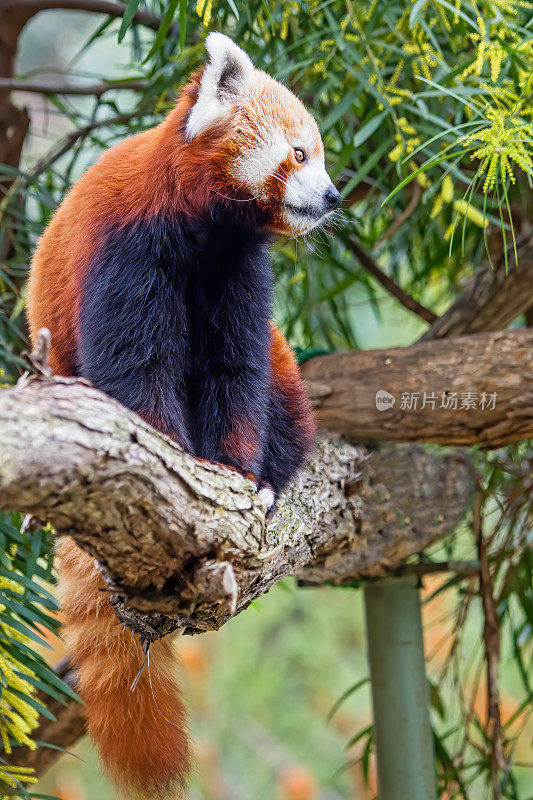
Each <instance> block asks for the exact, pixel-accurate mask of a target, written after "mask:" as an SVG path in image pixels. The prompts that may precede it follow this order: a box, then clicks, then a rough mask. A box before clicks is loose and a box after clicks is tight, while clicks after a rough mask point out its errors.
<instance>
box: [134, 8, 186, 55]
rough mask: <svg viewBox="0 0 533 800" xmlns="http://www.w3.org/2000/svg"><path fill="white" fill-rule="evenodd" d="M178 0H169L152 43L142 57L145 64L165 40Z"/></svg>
mask: <svg viewBox="0 0 533 800" xmlns="http://www.w3.org/2000/svg"><path fill="white" fill-rule="evenodd" d="M179 2H180V0H169V3H168V8H167V10H166V11H165V16H164V17H163V21H162V22H161V25H160V26H159V30H158V31H157V34H156V37H155V39H154V43H153V45H152V47H151V48H150V52H149V53H148V55H147V56H146V58H145V59H144V61H143V64H146V62H147V61H150V59H151V58H153V56H155V54H156V53H157V51H158V50H160V49H161V47H162V46H163V42H164V41H165V39H166V36H167V33H168V32H169V30H170V26H171V25H172V20H173V19H174V15H175V13H176V9H177V7H178V3H179Z"/></svg>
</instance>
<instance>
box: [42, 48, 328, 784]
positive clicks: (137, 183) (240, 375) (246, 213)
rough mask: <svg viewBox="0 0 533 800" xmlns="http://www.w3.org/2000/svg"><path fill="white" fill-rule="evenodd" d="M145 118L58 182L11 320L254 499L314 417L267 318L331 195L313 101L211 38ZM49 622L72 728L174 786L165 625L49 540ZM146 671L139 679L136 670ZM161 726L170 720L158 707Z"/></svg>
mask: <svg viewBox="0 0 533 800" xmlns="http://www.w3.org/2000/svg"><path fill="white" fill-rule="evenodd" d="M206 46H207V50H208V54H209V59H208V62H207V64H206V65H205V67H204V68H203V69H202V70H200V71H199V72H197V73H196V74H194V75H193V76H192V77H191V79H190V82H189V83H188V84H187V85H186V86H185V87H184V88H183V90H182V92H181V95H180V97H179V100H178V102H177V104H176V106H175V108H174V109H173V110H172V111H171V112H170V113H169V114H168V116H167V117H166V118H165V119H164V120H163V122H161V124H160V125H157V126H156V127H155V128H153V129H151V130H148V131H145V132H143V133H140V134H137V135H135V136H133V137H131V138H129V139H126V140H125V141H123V142H121V143H120V144H118V145H116V146H115V147H113V148H111V149H110V150H108V151H107V152H105V153H104V155H103V156H102V157H101V158H100V159H99V161H97V162H96V163H95V164H94V165H93V166H92V167H91V168H90V169H88V170H87V172H86V173H85V174H84V175H83V176H82V177H81V179H80V180H79V181H78V183H77V184H76V185H75V187H74V188H73V189H72V191H71V192H70V193H69V194H68V196H67V197H66V198H65V199H64V201H63V202H62V204H61V205H60V207H59V208H58V210H57V212H56V213H55V215H54V217H53V219H52V221H51V222H50V224H49V226H48V227H47V229H46V230H45V232H44V234H43V236H42V238H41V240H40V242H39V244H38V247H37V249H36V252H35V255H34V258H33V261H32V267H31V273H30V281H29V291H28V319H29V325H30V330H31V335H32V338H33V339H34V340H35V337H36V334H37V331H38V330H39V329H40V328H41V327H48V328H49V329H50V331H51V334H52V345H51V354H50V363H51V366H52V368H53V369H54V371H55V372H56V373H59V374H61V375H78V376H82V377H84V378H87V379H89V380H90V381H92V382H93V384H94V385H95V386H96V387H97V388H99V389H101V390H102V391H104V392H107V393H108V394H109V395H111V396H113V397H115V398H117V399H118V400H119V401H120V402H121V403H123V404H124V405H126V406H128V407H129V408H131V409H133V410H134V411H136V412H137V413H138V414H139V415H140V416H141V417H143V418H144V419H145V420H147V421H148V422H149V423H151V424H152V425H153V426H154V427H156V428H157V429H158V430H160V431H162V432H164V433H165V434H167V435H168V436H170V437H172V438H174V439H175V440H176V441H177V442H178V443H179V444H180V445H181V446H182V447H183V448H185V449H186V450H187V451H189V452H191V453H192V454H194V455H196V456H198V457H200V458H204V459H209V460H212V461H217V462H220V463H222V464H226V465H229V466H232V467H236V468H238V469H240V470H243V471H245V472H247V473H253V474H254V475H255V476H257V478H258V481H259V484H258V485H259V486H262V487H263V489H262V492H261V496H262V498H263V500H264V502H265V506H266V507H268V506H269V505H270V504H271V503H272V502H273V495H274V493H277V492H279V491H280V489H282V488H283V486H284V485H285V484H286V483H287V481H288V480H289V478H290V477H291V476H292V475H293V474H294V472H295V471H296V470H297V469H298V467H299V466H300V465H301V463H302V460H303V458H304V456H305V454H306V452H307V450H308V449H309V447H310V445H311V442H312V440H313V436H314V422H313V417H312V413H311V410H310V407H309V403H308V400H307V397H306V394H305V391H304V388H303V385H302V382H301V380H300V377H299V373H298V367H297V364H296V362H295V359H294V356H293V354H292V352H291V350H290V348H289V347H288V345H287V343H286V341H285V339H284V337H283V335H282V334H281V332H280V331H279V330H278V329H277V328H275V327H274V326H273V325H272V324H271V323H270V322H269V315H270V304H271V292H272V276H271V270H270V264H269V255H268V251H269V245H270V242H271V239H272V237H273V236H274V235H275V234H289V235H293V236H294V235H298V234H302V233H305V232H306V231H308V230H310V229H311V228H313V227H314V226H316V225H318V224H319V223H321V222H322V221H323V220H324V219H325V218H326V216H327V215H328V214H329V213H330V212H331V211H333V209H335V208H336V207H337V206H338V204H339V202H340V195H339V193H338V191H337V190H336V189H335V187H334V186H333V184H332V182H331V180H330V178H329V176H328V174H327V172H326V170H325V167H324V150H323V146H322V142H321V138H320V134H319V131H318V128H317V125H316V123H315V121H314V119H313V118H312V117H311V116H310V114H309V113H308V112H307V111H306V109H305V107H304V106H303V105H302V103H301V102H300V101H299V100H297V98H296V97H295V96H294V95H293V94H292V93H291V92H290V91H289V90H288V89H287V88H285V87H284V86H283V85H281V84H279V83H277V82H276V81H275V80H274V79H273V78H271V77H270V76H268V75H267V74H265V73H264V72H260V71H259V70H257V69H255V68H254V66H253V65H252V62H251V61H250V59H249V58H248V56H247V55H246V54H245V53H244V52H243V51H242V50H241V49H240V48H239V47H237V45H235V44H234V43H233V42H232V41H231V40H230V39H228V38H227V37H226V36H223V35H222V34H219V33H212V34H210V35H209V36H208V37H207V41H206ZM58 569H59V587H60V597H61V602H62V610H63V617H64V635H65V641H66V644H67V647H68V649H69V651H70V653H71V657H72V661H73V664H74V665H75V666H76V668H77V675H78V689H79V692H80V694H81V697H82V699H83V700H84V702H85V706H86V714H87V721H88V729H89V732H90V734H91V736H92V738H93V740H94V741H95V742H96V744H97V746H98V748H99V751H100V755H101V758H102V760H103V762H104V765H105V766H106V768H107V769H108V771H109V773H110V774H111V776H112V777H113V778H114V779H115V781H116V782H117V784H118V785H119V786H120V787H122V788H123V789H126V790H129V791H130V792H134V793H135V794H136V795H139V796H143V797H164V796H167V795H168V794H169V793H171V792H176V791H179V790H180V789H179V787H180V786H181V787H183V785H184V782H185V780H186V776H187V773H188V771H189V764H190V753H189V745H188V742H187V736H186V733H185V712H184V708H183V705H182V702H181V700H180V697H179V691H178V688H177V686H176V682H175V678H174V675H173V665H174V655H173V652H172V644H171V642H170V641H169V640H168V638H167V639H163V640H160V641H157V642H155V643H154V644H153V645H152V646H151V649H150V659H151V662H150V667H151V671H150V675H148V672H147V671H145V672H144V673H143V674H142V676H141V678H140V679H139V681H138V684H137V686H136V687H135V690H134V691H132V690H131V689H132V685H133V683H134V680H135V677H136V675H137V673H138V672H139V670H140V668H141V665H142V663H143V661H144V654H143V652H142V649H141V647H140V645H139V643H138V642H137V641H135V640H133V639H132V635H131V632H129V631H126V632H125V631H124V630H123V628H122V627H121V626H120V625H118V624H117V619H116V617H115V615H114V612H113V610H112V608H111V606H110V605H109V603H108V600H107V596H106V593H105V592H102V591H101V588H102V585H103V584H102V581H101V578H100V575H99V572H98V570H97V569H96V567H95V565H94V563H93V560H92V558H90V557H89V556H88V555H87V554H86V553H84V552H83V551H81V550H80V549H78V547H77V546H76V545H75V544H74V542H73V541H72V540H71V539H68V538H63V539H61V540H60V543H59V546H58ZM150 678H151V681H150ZM160 709H161V710H162V712H163V713H164V715H165V717H166V718H167V719H168V720H170V721H171V722H172V723H173V724H168V723H167V722H166V721H165V719H164V718H163V717H162V714H161V711H160Z"/></svg>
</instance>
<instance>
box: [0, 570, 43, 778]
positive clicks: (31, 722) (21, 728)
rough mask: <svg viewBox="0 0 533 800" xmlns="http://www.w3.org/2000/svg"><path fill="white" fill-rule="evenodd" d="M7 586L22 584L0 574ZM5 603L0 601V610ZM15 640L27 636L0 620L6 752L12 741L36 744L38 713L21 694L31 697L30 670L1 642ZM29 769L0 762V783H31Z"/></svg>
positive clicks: (1, 729)
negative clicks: (33, 733)
mask: <svg viewBox="0 0 533 800" xmlns="http://www.w3.org/2000/svg"><path fill="white" fill-rule="evenodd" d="M2 589H8V590H9V591H10V592H16V593H17V594H21V593H22V592H23V589H22V586H20V585H19V584H18V583H17V582H16V581H13V580H11V579H9V578H4V577H0V591H1V590H2ZM5 610H6V606H5V605H4V604H3V603H0V613H1V612H4V611H5ZM13 640H14V641H17V642H20V643H21V644H25V645H27V644H28V643H29V639H28V637H26V636H24V634H22V633H20V632H19V631H18V630H16V629H15V628H13V627H12V626H11V625H9V623H7V622H1V623H0V684H1V685H0V739H1V741H2V745H3V749H4V751H5V752H6V753H8V754H9V753H11V752H12V742H15V743H16V744H19V745H25V746H26V747H29V748H30V750H34V749H35V747H36V744H35V742H34V741H33V740H32V739H31V736H30V734H31V732H32V731H33V730H34V729H35V728H36V727H37V724H38V720H39V713H38V711H37V709H36V708H34V707H33V706H32V705H31V704H30V703H29V702H27V701H26V700H24V699H23V698H24V697H31V696H32V695H33V693H34V691H35V689H34V687H33V686H32V684H31V683H30V682H29V681H27V680H26V679H25V678H24V675H26V676H28V677H31V678H35V677H36V676H35V674H34V673H33V672H32V670H31V669H29V668H28V667H26V666H25V665H24V664H22V663H20V662H19V661H18V660H17V659H16V657H15V656H13V655H12V653H11V652H8V650H7V649H6V648H5V647H4V643H7V642H9V641H13ZM36 780H37V779H36V778H35V777H34V775H33V769H30V768H26V767H16V766H7V765H2V764H0V786H1V785H2V784H3V785H4V786H6V787H9V788H10V789H14V788H16V786H17V785H18V783H20V782H22V781H24V782H25V783H35V782H36Z"/></svg>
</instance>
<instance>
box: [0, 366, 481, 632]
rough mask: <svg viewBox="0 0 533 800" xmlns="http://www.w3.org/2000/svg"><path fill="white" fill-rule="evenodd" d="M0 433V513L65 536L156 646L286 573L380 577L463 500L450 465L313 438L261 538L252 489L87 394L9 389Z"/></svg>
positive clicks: (451, 516) (85, 388)
mask: <svg viewBox="0 0 533 800" xmlns="http://www.w3.org/2000/svg"><path fill="white" fill-rule="evenodd" d="M0 420H1V425H2V432H3V433H2V450H1V453H0V508H2V509H10V508H18V509H20V510H21V511H23V512H25V513H29V514H32V515H33V516H36V517H38V518H39V519H43V520H50V521H51V522H52V523H53V524H54V525H55V526H56V527H57V529H58V530H60V531H61V533H64V534H68V535H70V536H73V537H74V538H75V539H76V541H77V542H78V543H79V544H80V545H81V546H82V547H83V548H84V549H85V550H87V551H88V552H90V553H91V554H92V555H94V556H95V558H97V559H98V561H99V562H100V564H101V565H102V571H103V574H104V577H105V580H106V582H107V584H108V586H109V589H110V594H111V595H112V596H113V597H112V600H113V602H114V604H115V606H116V608H117V609H118V612H119V615H122V616H123V615H124V614H125V613H126V612H125V610H124V605H127V606H128V607H130V608H134V609H136V610H137V611H139V612H141V613H142V614H151V615H152V616H151V618H150V619H149V620H148V621H147V625H148V627H147V632H146V631H145V632H144V635H146V636H147V637H150V636H151V637H152V638H156V637H157V636H158V635H160V634H161V633H162V632H168V630H169V629H170V628H169V619H170V621H171V622H170V627H181V628H183V627H187V628H188V629H189V630H190V631H191V632H195V631H203V630H210V629H216V628H218V627H220V625H222V624H223V623H224V622H225V621H226V620H227V619H229V618H230V617H231V616H233V615H234V614H236V613H238V612H240V611H241V610H243V609H244V608H246V607H247V606H248V605H249V603H250V602H251V601H252V600H253V599H254V598H255V597H258V596H259V595H261V594H263V593H264V592H265V591H267V590H268V589H269V588H270V587H271V586H272V585H273V584H274V583H276V582H277V581H279V580H280V579H281V578H283V577H284V576H286V575H288V574H295V573H297V574H300V573H302V574H303V571H304V570H305V574H306V576H307V579H308V580H309V579H312V580H313V581H315V582H317V581H322V580H335V581H338V582H341V581H343V580H345V579H347V578H349V579H352V578H353V577H356V576H358V575H360V574H363V573H365V574H381V573H382V572H383V570H386V569H388V568H390V567H391V566H394V565H398V564H399V563H400V562H401V560H402V559H403V558H405V557H406V556H407V555H408V554H410V553H413V552H417V551H418V550H420V549H422V548H423V547H424V546H425V545H426V544H427V543H428V542H429V541H432V540H433V539H435V538H438V537H439V536H442V535H443V534H444V533H446V532H447V531H449V530H450V529H451V528H452V526H453V525H454V524H456V522H457V520H458V519H459V518H460V516H461V515H462V514H463V513H464V510H465V507H466V505H467V504H468V498H469V496H470V488H469V478H468V477H467V471H466V468H465V467H464V465H463V464H462V463H461V462H460V461H457V460H454V459H452V458H451V457H449V458H447V459H440V458H436V457H432V456H430V455H428V454H426V453H424V452H423V451H420V450H409V449H408V450H406V451H401V453H400V455H399V457H398V459H397V460H396V462H395V464H396V466H394V465H392V466H391V465H390V464H389V461H390V460H391V458H390V456H391V454H390V452H388V453H387V452H385V453H382V452H380V453H377V454H375V456H374V457H372V459H369V458H368V454H367V453H366V451H364V450H363V449H362V448H358V447H354V446H352V445H349V444H347V443H345V442H342V440H337V439H331V438H329V437H322V438H320V439H319V441H318V443H317V449H316V452H315V453H314V455H313V456H312V458H311V459H310V461H309V464H308V466H307V468H306V469H305V470H304V471H303V472H302V473H301V474H300V475H299V476H298V477H297V479H296V481H295V483H293V484H292V486H291V487H290V488H289V489H288V490H287V491H286V492H285V493H284V494H283V496H282V497H281V498H280V501H279V510H278V512H277V514H276V516H275V517H274V519H273V520H272V521H271V522H269V523H268V524H266V522H265V508H264V507H262V505H261V502H260V500H259V498H258V495H257V492H256V486H255V484H254V483H253V482H252V481H250V480H248V479H247V478H244V477H243V476H241V475H239V474H238V473H236V472H234V471H233V470H230V469H227V468H223V467H219V466H217V465H214V464H210V463H205V462H203V461H198V460H197V459H194V458H193V457H192V456H190V455H188V454H187V453H184V452H183V451H182V450H181V449H180V448H178V447H177V446H176V445H175V444H174V443H173V442H171V441H170V440H168V439H167V438H166V437H164V436H163V435H162V434H159V433H158V432H156V431H155V430H153V429H152V428H150V426H148V425H147V424H145V423H144V422H142V421H141V420H140V419H139V418H138V417H137V416H136V415H135V414H133V413H132V412H130V411H128V410H127V409H125V408H123V407H122V406H121V405H120V404H119V403H117V402H115V401H114V400H112V399H110V398H109V397H107V396H106V395H104V394H102V393H101V392H98V391H96V390H95V389H93V388H92V387H90V386H89V385H87V383H86V382H84V381H81V380H75V379H67V378H53V379H45V378H37V377H36V378H32V379H29V380H28V381H27V382H25V383H23V385H22V386H20V387H18V388H15V389H4V390H3V391H2V392H0ZM407 463H409V467H408V468H407V466H406V465H407ZM428 497H431V500H430V501H429V502H428V500H427V498H428ZM451 509H453V510H451ZM378 530H379V533H378ZM309 565H312V567H310V570H309V571H308V570H307V567H308V566H309ZM154 612H155V615H154ZM161 614H164V615H166V619H165V620H164V621H163V622H161V619H160V615H161ZM127 619H128V623H131V619H130V618H129V617H128V618H127ZM160 624H162V625H163V628H162V629H160V628H159V627H158V626H159V625H160ZM150 628H153V631H151V630H150Z"/></svg>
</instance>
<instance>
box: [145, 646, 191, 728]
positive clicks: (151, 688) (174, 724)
mask: <svg viewBox="0 0 533 800" xmlns="http://www.w3.org/2000/svg"><path fill="white" fill-rule="evenodd" d="M146 658H147V659H148V682H149V683H150V691H151V692H152V699H153V701H154V705H155V707H156V708H157V710H158V711H159V713H160V714H161V716H162V717H163V719H164V720H165V722H168V724H169V725H173V726H174V728H177V729H178V730H180V731H182V730H183V728H182V727H181V725H176V723H175V722H172V720H170V719H168V718H167V717H165V715H164V714H163V712H162V711H161V709H160V708H159V706H158V705H157V700H156V699H155V694H154V687H153V686H152V676H151V674H150V650H148V653H147V656H146Z"/></svg>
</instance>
